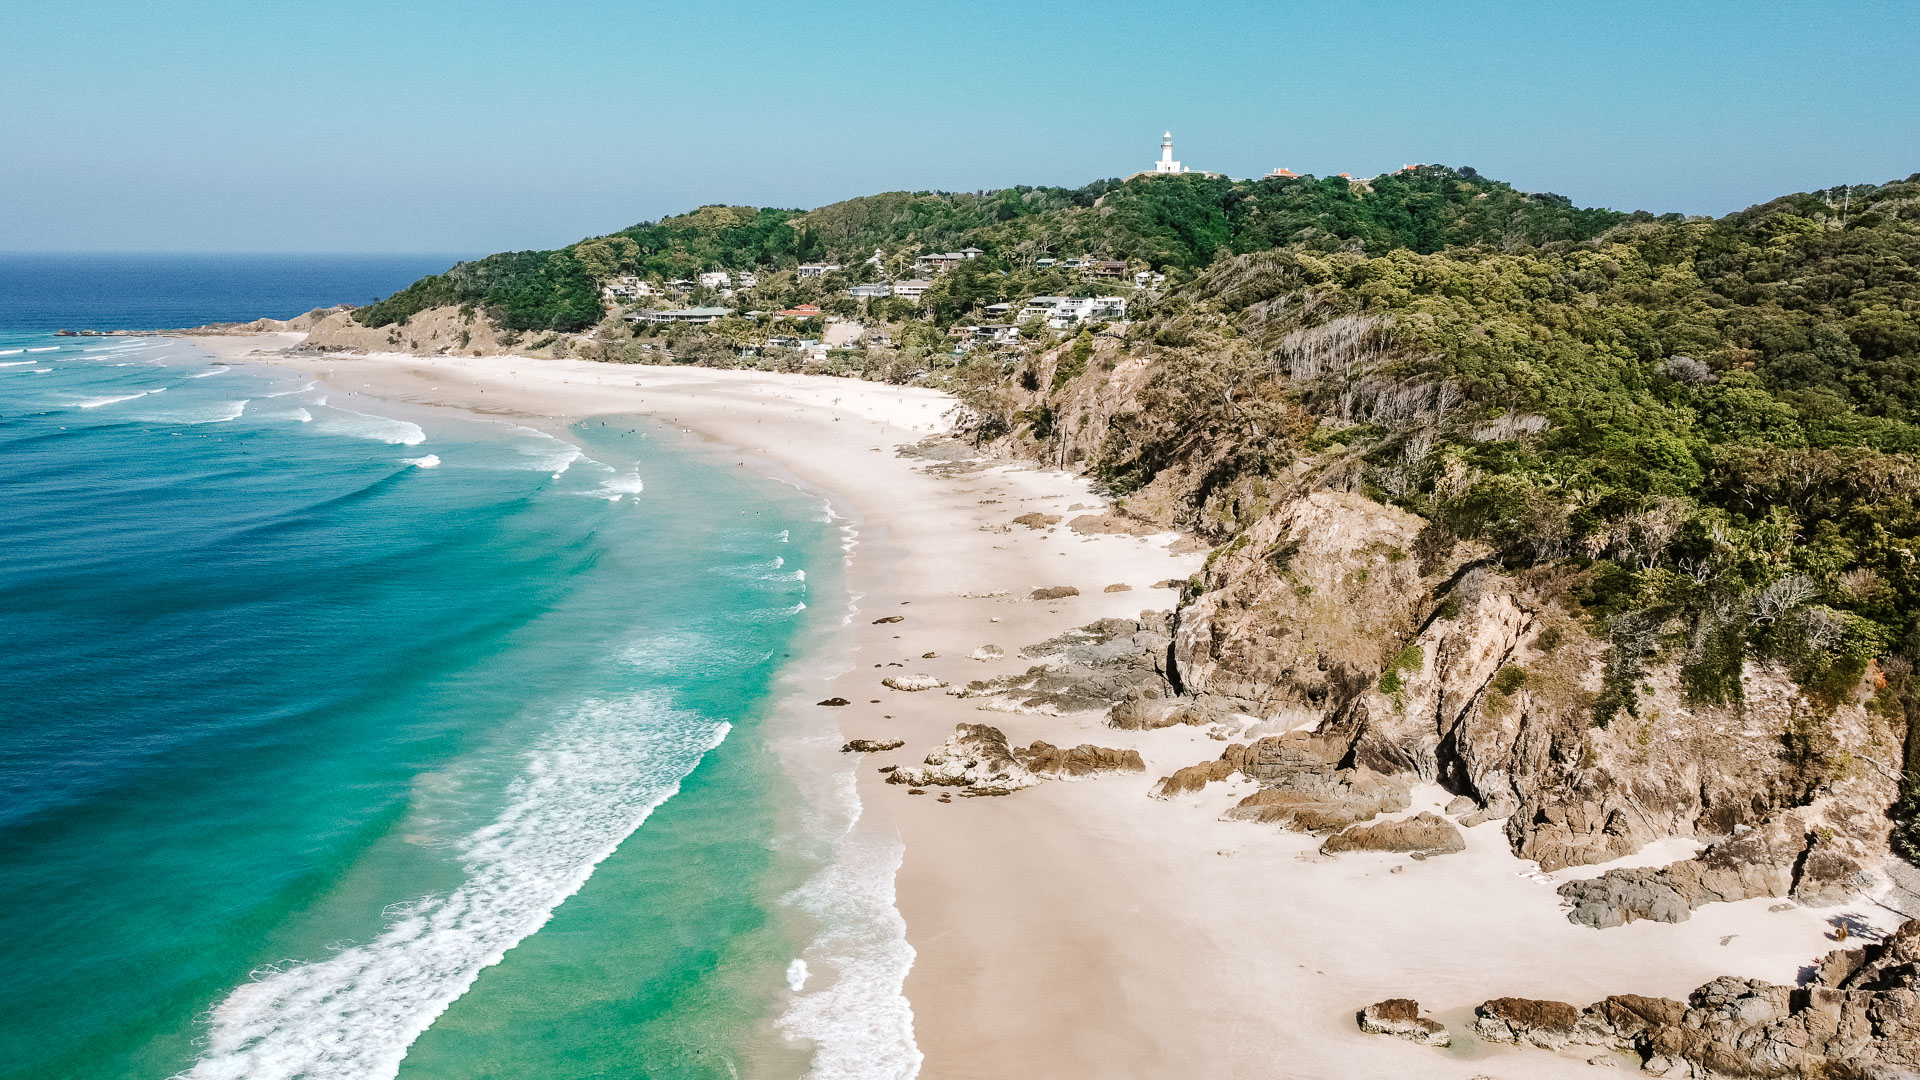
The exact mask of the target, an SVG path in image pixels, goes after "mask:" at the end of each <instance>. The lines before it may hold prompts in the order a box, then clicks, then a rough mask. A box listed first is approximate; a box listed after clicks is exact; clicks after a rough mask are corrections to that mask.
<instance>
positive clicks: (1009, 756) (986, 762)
mask: <svg viewBox="0 0 1920 1080" xmlns="http://www.w3.org/2000/svg"><path fill="white" fill-rule="evenodd" d="M1146 768H1147V767H1146V763H1145V762H1143V761H1141V759H1140V752H1139V751H1137V750H1116V749H1113V748H1111V747H1105V746H1093V745H1090V744H1086V743H1082V744H1081V745H1079V746H1075V747H1072V748H1071V749H1063V748H1061V747H1057V746H1054V745H1053V744H1051V743H1045V742H1039V741H1035V742H1034V743H1033V745H1031V746H1021V747H1015V746H1010V745H1008V743H1007V736H1006V734H1005V733H1004V732H1002V731H1001V730H1000V729H999V728H996V727H990V726H988V725H986V724H960V725H957V726H956V727H955V728H954V731H953V735H952V736H951V737H950V738H948V739H947V741H946V742H943V743H941V744H940V745H939V746H937V747H935V748H934V749H933V750H932V752H930V753H929V754H927V757H926V761H925V763H924V765H920V766H909V767H906V768H902V769H897V770H895V771H894V772H893V773H892V774H890V775H889V776H888V777H887V783H889V784H909V785H912V786H914V787H952V788H959V789H960V794H962V795H967V796H983V795H1011V794H1013V793H1014V792H1015V791H1018V790H1020V789H1021V788H1027V787H1032V786H1034V785H1035V784H1038V783H1040V782H1041V781H1042V780H1079V779H1084V778H1086V777H1089V776H1097V775H1101V774H1105V773H1118V772H1133V773H1138V772H1145V771H1146Z"/></svg>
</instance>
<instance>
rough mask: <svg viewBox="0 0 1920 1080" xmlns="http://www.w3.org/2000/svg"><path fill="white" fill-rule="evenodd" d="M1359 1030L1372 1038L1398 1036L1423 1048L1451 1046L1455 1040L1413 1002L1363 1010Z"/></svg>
mask: <svg viewBox="0 0 1920 1080" xmlns="http://www.w3.org/2000/svg"><path fill="white" fill-rule="evenodd" d="M1358 1019H1359V1021H1360V1030H1361V1031H1364V1032H1367V1033H1368V1034H1370V1035H1397V1036H1399V1037H1400V1038H1402V1039H1409V1040H1412V1041H1413V1042H1417V1043H1420V1044H1421V1045H1423V1046H1448V1045H1451V1044H1452V1042H1453V1036H1452V1035H1451V1034H1449V1033H1448V1032H1447V1029H1446V1027H1445V1026H1443V1025H1442V1024H1441V1023H1440V1022H1439V1021H1437V1020H1431V1019H1428V1018H1427V1017H1424V1016H1421V1015H1420V1003H1419V1002H1417V1001H1415V1000H1413V999H1412V998H1388V999H1387V1000H1385V1001H1376V1002H1374V1003H1373V1004H1371V1005H1369V1006H1367V1007H1366V1008H1364V1009H1361V1010H1360V1014H1359V1017H1358Z"/></svg>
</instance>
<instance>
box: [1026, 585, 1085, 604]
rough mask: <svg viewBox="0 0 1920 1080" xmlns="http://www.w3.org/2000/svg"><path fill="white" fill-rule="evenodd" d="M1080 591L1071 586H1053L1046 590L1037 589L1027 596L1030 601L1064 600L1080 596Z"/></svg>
mask: <svg viewBox="0 0 1920 1080" xmlns="http://www.w3.org/2000/svg"><path fill="white" fill-rule="evenodd" d="M1079 595H1080V590H1079V589H1076V588H1074V587H1073V586H1071V585H1053V586H1050V587H1048V588H1045V589H1035V590H1033V592H1031V593H1029V594H1028V595H1027V599H1029V600H1064V599H1066V598H1067V597H1069V596H1079Z"/></svg>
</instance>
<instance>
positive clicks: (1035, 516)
mask: <svg viewBox="0 0 1920 1080" xmlns="http://www.w3.org/2000/svg"><path fill="white" fill-rule="evenodd" d="M1013 523H1014V524H1015V525H1025V526H1026V527H1027V528H1029V529H1044V528H1046V527H1047V526H1049V525H1058V524H1060V515H1058V514H1042V513H1040V512H1039V511H1037V510H1036V511H1034V512H1033V513H1031V514H1021V515H1020V516H1019V517H1017V518H1014V519H1013Z"/></svg>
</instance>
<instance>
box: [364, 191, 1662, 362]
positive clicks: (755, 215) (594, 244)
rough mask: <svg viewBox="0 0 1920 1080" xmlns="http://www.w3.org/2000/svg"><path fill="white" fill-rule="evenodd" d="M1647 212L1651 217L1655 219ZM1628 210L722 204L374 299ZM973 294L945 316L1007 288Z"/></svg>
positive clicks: (1330, 235)
mask: <svg viewBox="0 0 1920 1080" xmlns="http://www.w3.org/2000/svg"><path fill="white" fill-rule="evenodd" d="M1636 216H1637V217H1638V218H1641V219H1645V220H1651V218H1649V217H1647V215H1644V214H1643V215H1636ZM1626 218H1627V216H1626V215H1622V214H1618V213H1614V212H1612V211H1607V210H1582V209H1577V208H1575V207H1574V206H1573V205H1572V203H1571V202H1569V201H1568V200H1566V199H1564V198H1562V197H1560V196H1557V195H1530V194H1526V193H1524V192H1520V191H1516V190H1514V189H1513V188H1512V187H1511V186H1509V185H1507V184H1502V183H1498V182H1496V181H1491V180H1486V179H1484V178H1482V177H1480V176H1478V175H1477V174H1475V173H1474V172H1473V171H1472V170H1470V169H1467V170H1460V171H1455V170H1452V169H1446V168H1441V167H1438V166H1421V167H1419V168H1416V169H1411V170H1408V171H1405V172H1400V173H1395V174H1392V175H1390V176H1381V177H1377V178H1375V179H1373V180H1371V181H1367V182H1364V183H1350V182H1349V181H1347V180H1344V179H1341V178H1339V177H1333V178H1328V179H1315V178H1313V177H1298V178H1270V179H1263V180H1228V179H1225V178H1222V177H1210V176H1203V175H1200V174H1189V175H1183V176H1147V177H1137V178H1134V179H1131V180H1127V181H1124V182H1123V181H1118V180H1105V181H1099V182H1097V183H1093V184H1089V185H1087V186H1086V187H1083V188H1079V189H1076V190H1068V189H1065V188H1047V187H1041V188H1029V187H1017V188H1007V189H1005V190H1003V191H996V192H980V193H947V192H911V193H910V192H892V193H888V194H884V195H874V196H869V197H866V198H860V199H851V200H848V201H847V202H842V203H835V204H833V205H831V206H824V207H821V208H820V209H818V210H813V211H810V212H806V213H802V212H800V211H795V210H778V209H757V208H753V207H729V206H708V207H703V208H701V209H699V210H696V211H694V212H693V213H690V214H683V215H679V216H676V217H667V218H662V219H660V220H659V221H655V222H647V223H643V224H640V225H635V226H633V227H632V228H629V229H623V230H621V231H620V232H617V233H613V234H611V235H608V236H602V237H595V238H593V239H590V240H583V241H581V242H580V243H577V244H574V245H572V246H571V247H567V248H563V249H561V250H559V251H553V252H535V251H521V252H508V253H503V254H499V255H490V256H488V257H486V258H484V259H479V260H476V261H473V262H467V263H461V264H460V265H458V266H456V267H454V268H453V269H451V270H449V271H447V272H446V273H444V274H438V275H435V276H433V277H429V278H424V279H422V280H420V281H418V282H415V283H414V284H413V285H411V286H409V287H408V288H406V289H405V290H403V291H401V292H399V293H396V294H394V295H393V296H390V297H388V298H386V299H385V300H382V301H380V302H379V303H376V304H372V305H369V306H367V307H365V308H361V309H360V310H359V311H358V312H357V313H356V318H358V319H359V321H360V322H362V323H363V324H365V325H367V326H386V325H389V324H392V323H398V322H403V321H405V320H406V319H407V318H408V317H410V316H411V315H413V314H414V313H415V312H418V311H422V310H425V309H427V308H430V307H443V306H450V305H473V306H475V307H477V308H481V309H484V310H486V311H487V313H488V314H489V316H490V317H491V318H492V319H493V320H494V321H495V322H496V323H498V324H500V325H502V326H505V327H507V328H509V329H513V330H561V331H574V330H581V329H584V328H586V327H588V326H591V325H593V324H594V323H595V322H597V321H598V320H599V318H600V301H599V285H600V283H601V282H603V281H605V280H607V279H609V278H613V277H618V276H622V275H629V274H631V275H637V276H640V277H643V278H651V279H655V280H672V279H675V278H684V277H691V276H692V275H694V274H697V273H700V272H702V271H706V270H721V269H724V270H761V271H774V270H779V269H783V268H790V267H793V266H795V265H797V264H798V263H800V262H805V261H809V260H824V259H831V260H836V261H840V262H844V263H848V264H857V263H859V262H860V261H861V260H863V259H865V258H866V257H867V256H869V255H870V254H872V252H873V251H874V249H876V248H880V249H884V250H886V251H888V252H891V253H896V254H898V253H905V254H907V255H913V254H919V253H922V252H927V251H942V250H954V249H957V248H960V247H965V246H969V245H971V246H975V247H978V248H981V249H982V250H984V251H985V252H986V253H987V254H986V256H985V259H984V261H983V262H982V263H981V265H980V266H979V267H978V268H975V269H976V270H993V271H999V272H1017V271H1020V270H1022V269H1023V268H1027V267H1030V266H1031V265H1032V263H1033V261H1034V260H1035V259H1038V258H1041V257H1045V256H1055V257H1070V256H1079V255H1092V256H1096V257H1102V258H1119V259H1128V260H1134V261H1137V262H1139V263H1141V264H1143V265H1146V266H1149V267H1152V268H1155V269H1166V268H1172V269H1198V268H1202V267H1205V266H1207V265H1208V264H1209V263H1211V262H1212V261H1213V259H1214V258H1215V257H1216V256H1218V255H1219V254H1221V253H1222V252H1225V253H1229V254H1239V253H1245V252H1253V251H1265V250H1269V249H1272V248H1277V247H1297V248H1301V249H1303V250H1314V251H1328V252H1332V251H1357V252H1362V253H1366V254H1380V253H1383V252H1386V251H1390V250H1394V249H1397V248H1408V249H1411V250H1413V251H1417V252H1422V253H1430V252H1433V251H1438V250H1440V249H1442V248H1445V247H1449V246H1453V245H1458V244H1470V243H1488V244H1493V245H1496V246H1499V247H1502V248H1508V249H1511V248H1514V247H1522V246H1535V245H1538V244H1542V243H1546V242H1550V241H1556V240H1585V239H1590V238H1592V237H1594V236H1597V235H1599V234H1600V233H1602V232H1604V231H1605V230H1607V229H1608V228H1611V227H1613V226H1614V225H1616V224H1618V223H1619V222H1621V221H1622V220H1626ZM996 291H997V290H989V289H985V288H978V287H976V288H973V289H971V290H970V291H969V293H968V294H967V295H966V296H965V297H963V298H962V301H963V303H954V302H952V301H948V302H946V303H945V304H944V306H943V307H941V308H940V309H939V312H938V313H941V314H945V315H946V316H947V317H948V321H950V319H951V318H953V317H957V316H958V313H959V311H960V310H962V309H963V307H964V301H970V300H971V299H973V298H975V294H980V295H982V296H984V295H985V294H987V293H991V292H996Z"/></svg>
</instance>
